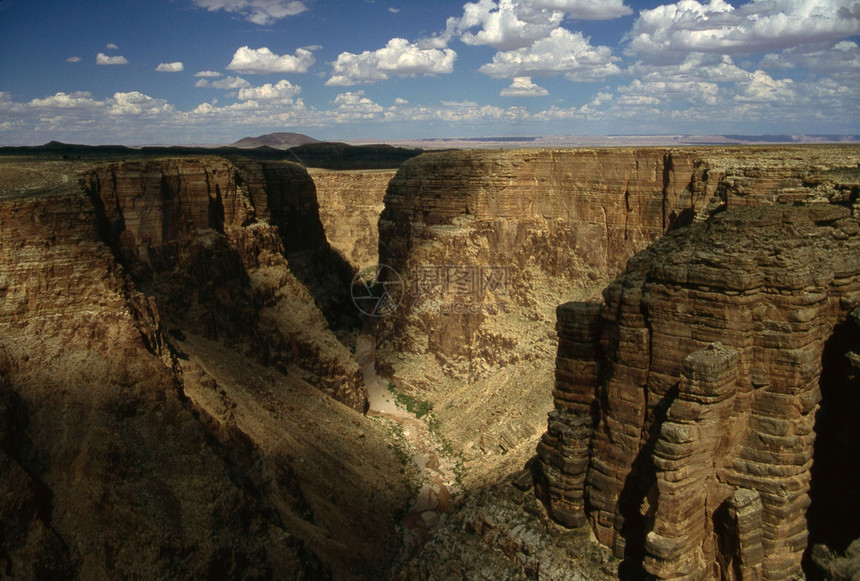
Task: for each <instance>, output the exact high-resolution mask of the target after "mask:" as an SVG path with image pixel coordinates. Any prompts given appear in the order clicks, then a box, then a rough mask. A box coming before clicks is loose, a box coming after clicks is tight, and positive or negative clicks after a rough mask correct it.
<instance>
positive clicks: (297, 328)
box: [84, 157, 367, 411]
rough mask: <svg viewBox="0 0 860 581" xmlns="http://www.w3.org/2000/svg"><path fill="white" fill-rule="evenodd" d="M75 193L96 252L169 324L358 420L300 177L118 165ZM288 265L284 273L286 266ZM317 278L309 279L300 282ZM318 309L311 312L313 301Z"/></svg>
mask: <svg viewBox="0 0 860 581" xmlns="http://www.w3.org/2000/svg"><path fill="white" fill-rule="evenodd" d="M84 187H85V189H86V191H87V192H88V193H89V195H90V198H91V199H92V201H93V204H94V205H95V208H96V211H97V215H98V225H99V228H100V232H101V235H102V237H103V239H104V241H105V242H106V243H107V244H108V245H109V246H110V247H111V248H112V249H113V250H114V252H115V254H116V256H117V257H118V259H119V260H120V262H121V263H122V264H123V265H124V266H125V267H126V268H127V269H128V270H129V272H130V273H131V274H132V276H133V277H134V278H135V280H136V281H137V282H138V284H139V285H140V286H141V288H142V289H145V290H146V292H148V293H149V294H150V295H151V296H152V297H153V298H154V300H155V301H156V303H158V306H159V309H160V312H161V313H162V314H163V315H164V316H165V317H166V319H167V322H166V324H167V325H168V326H170V325H173V326H176V327H179V328H182V329H184V330H186V331H190V332H193V333H196V334H199V335H202V336H205V337H208V338H211V339H218V340H221V341H223V342H226V343H228V344H230V345H232V346H234V347H237V348H240V349H241V350H243V351H244V352H246V353H248V354H249V355H252V356H254V357H255V358H256V359H258V360H259V361H261V362H263V363H265V364H271V365H274V366H276V367H278V368H280V369H282V370H286V369H287V368H288V367H291V366H292V367H296V368H298V369H300V370H302V372H303V376H304V377H305V379H306V380H308V381H310V382H311V383H314V384H316V385H318V386H319V387H320V388H321V389H322V390H323V391H325V392H326V393H328V394H330V395H332V396H333V397H335V398H336V399H338V400H340V401H342V402H344V403H346V404H348V405H350V406H352V407H354V408H355V409H357V410H360V411H363V410H364V409H365V407H366V405H367V395H366V393H365V390H364V386H363V380H362V379H361V374H360V371H359V369H358V366H357V365H356V364H355V363H354V362H353V361H352V358H351V355H350V353H349V351H348V350H346V349H345V348H344V347H343V346H342V345H340V344H339V343H338V342H337V341H336V340H335V339H334V337H333V336H332V335H331V334H330V333H329V332H328V323H327V321H326V319H325V317H324V315H323V313H322V312H321V311H320V308H319V307H322V308H325V304H324V301H325V300H327V299H328V298H329V295H328V294H327V293H326V292H325V291H324V290H320V289H321V288H322V287H323V286H324V284H328V285H329V286H334V287H336V288H338V289H340V292H341V294H343V292H344V291H343V290H342V289H344V288H346V283H345V282H342V281H339V280H335V281H334V282H331V281H330V280H329V278H330V276H334V277H336V276H337V275H338V272H339V269H340V270H342V267H341V266H340V265H339V264H336V263H335V262H334V261H333V260H332V259H331V256H330V254H331V249H330V247H329V245H328V242H327V240H326V237H325V232H324V230H323V226H322V223H321V222H320V219H319V207H318V203H317V200H316V190H315V186H314V183H313V181H312V180H311V178H310V176H308V174H307V172H306V171H305V170H304V168H302V167H301V166H298V165H296V164H292V163H286V162H254V161H249V160H238V159H237V160H234V162H232V163H231V162H230V161H228V160H225V159H222V158H214V157H213V158H203V159H196V158H195V159H166V160H142V161H133V162H119V163H114V164H108V165H104V166H101V167H98V168H95V169H93V170H92V171H90V172H89V173H88V174H87V175H86V177H85V178H84ZM288 261H289V264H288ZM313 268H317V269H319V271H320V274H319V275H317V274H314V273H309V272H308V271H309V270H311V269H313ZM315 295H318V296H319V298H320V302H321V303H323V304H320V305H319V307H318V306H316V305H315V299H316V298H317V296H315Z"/></svg>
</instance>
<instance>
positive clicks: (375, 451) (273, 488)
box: [0, 158, 408, 579]
mask: <svg viewBox="0 0 860 581" xmlns="http://www.w3.org/2000/svg"><path fill="white" fill-rule="evenodd" d="M16 163H18V162H16V161H14V160H13V161H10V162H7V164H6V165H5V166H4V167H3V168H2V169H3V171H2V173H3V176H4V177H5V176H11V178H10V179H9V180H4V181H3V182H2V185H3V189H2V192H0V515H2V519H0V521H2V527H0V577H3V578H7V577H8V578H16V579H17V578H59V577H77V576H80V577H86V578H90V577H100V578H107V577H140V578H144V577H145V578H176V577H195V578H198V577H200V578H207V577H222V576H228V577H236V578H272V577H274V578H327V577H329V576H331V575H334V576H338V577H342V576H344V575H348V574H352V573H351V572H356V571H363V572H366V573H367V574H368V575H371V576H373V575H377V574H381V572H382V571H384V570H385V569H386V567H387V565H388V563H389V562H390V560H391V559H392V558H393V556H394V555H395V554H396V552H397V546H396V538H395V530H394V519H395V515H396V511H397V510H399V509H400V508H401V507H402V506H404V504H405V503H406V501H407V499H408V490H407V489H406V485H405V482H403V481H402V477H401V476H400V473H399V466H400V461H399V460H398V456H397V455H396V453H395V452H394V450H392V449H391V448H390V447H389V445H388V438H389V437H390V436H389V434H388V433H387V431H386V430H385V429H381V426H379V425H378V424H377V423H376V422H373V421H372V420H370V419H368V418H365V417H364V416H363V415H361V414H360V413H357V412H356V411H355V410H356V409H358V410H363V409H364V407H365V405H366V404H365V402H366V395H365V394H364V388H363V383H362V382H361V377H360V375H359V373H358V371H359V370H358V367H357V365H356V364H355V363H354V362H353V361H352V359H351V356H350V353H349V351H348V350H347V349H346V348H345V347H344V346H342V345H341V344H340V343H339V342H338V341H337V340H336V339H335V338H334V336H333V334H332V333H331V331H330V330H329V328H328V326H327V323H326V320H325V317H324V316H323V315H322V313H321V312H320V310H319V308H318V307H317V306H316V301H315V298H316V297H315V296H314V295H313V289H311V288H310V287H309V286H307V285H306V284H305V283H304V282H302V281H301V280H300V279H299V277H298V276H296V275H295V274H293V271H292V270H291V267H292V263H293V259H295V261H297V262H300V261H301V260H302V258H303V257H305V256H307V255H313V254H314V253H317V254H318V253H320V252H325V250H326V249H325V244H326V243H325V238H324V236H323V235H322V232H323V231H322V226H321V224H320V222H319V219H318V217H317V218H316V220H315V221H314V218H315V217H316V200H315V198H314V196H313V193H314V188H313V182H312V181H311V180H310V178H309V177H308V176H307V173H306V172H304V170H302V169H301V168H300V167H298V166H294V165H292V164H280V163H273V164H270V165H269V164H263V165H256V166H255V165H252V164H251V165H244V166H241V163H240V162H237V163H233V162H230V161H227V160H224V159H220V158H206V159H161V160H141V161H134V162H125V163H115V164H107V165H97V166H91V165H87V164H78V163H75V164H63V163H54V162H46V163H44V164H42V165H40V166H39V167H35V166H34V165H33V164H32V163H30V162H23V163H22V164H21V165H15V164H16ZM12 166H14V167H12ZM240 166H241V167H240ZM6 170H8V171H6ZM34 170H35V171H34ZM31 175H36V176H38V183H37V184H36V185H35V186H34V185H33V183H32V178H30V177H29V176H31ZM308 382H310V383H308ZM311 384H313V385H311ZM320 390H323V391H324V392H326V393H329V394H330V395H332V397H333V398H335V399H337V400H339V401H341V402H343V403H344V404H346V405H342V404H341V403H338V402H337V401H335V400H333V399H329V398H325V397H323V396H322V394H321V393H320ZM371 505H372V506H373V507H374V509H373V510H368V507H369V506H371Z"/></svg>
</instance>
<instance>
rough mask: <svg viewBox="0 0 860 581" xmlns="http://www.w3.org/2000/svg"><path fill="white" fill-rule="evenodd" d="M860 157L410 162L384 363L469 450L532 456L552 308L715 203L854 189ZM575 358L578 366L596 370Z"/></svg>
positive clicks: (703, 151) (548, 367)
mask: <svg viewBox="0 0 860 581" xmlns="http://www.w3.org/2000/svg"><path fill="white" fill-rule="evenodd" d="M858 162H860V149H858V148H857V147H856V146H845V147H842V146H824V147H749V148H745V147H740V148H722V147H714V148H677V149H674V148H673V149H667V148H642V149H634V148H619V149H598V150H529V151H513V150H507V151H454V152H436V153H428V154H424V155H422V156H420V157H417V158H415V159H412V160H409V161H408V162H406V163H405V164H404V165H403V166H401V168H400V169H399V170H398V172H397V175H396V176H395V177H394V179H393V180H392V181H391V183H390V184H389V188H388V192H387V194H386V198H385V206H386V207H385V210H384V212H383V214H382V216H381V218H380V222H379V232H380V262H382V263H384V264H387V265H390V266H392V267H393V269H394V270H396V271H397V272H399V275H400V277H401V278H400V280H401V281H402V287H401V290H402V293H400V294H396V293H395V294H393V296H394V299H395V300H399V301H400V302H399V308H398V309H397V310H396V311H394V312H393V313H390V314H385V316H382V317H379V325H378V336H379V349H378V354H379V359H380V363H381V365H380V368H381V369H382V370H383V372H384V373H385V374H386V375H388V376H390V377H391V378H392V382H393V383H394V384H395V386H397V387H398V388H401V389H403V390H405V391H411V392H414V393H416V394H418V395H419V396H420V397H422V398H427V399H430V400H431V401H432V402H433V403H434V406H435V407H434V411H435V413H436V414H437V415H438V417H439V418H440V419H441V421H442V422H443V424H445V425H449V426H451V428H450V430H451V432H450V434H452V437H453V438H454V439H455V440H457V441H460V442H463V446H462V449H463V450H464V454H465V455H466V457H467V458H469V459H472V460H470V461H473V462H474V463H476V464H478V463H480V465H481V466H482V467H484V468H485V467H486V466H487V465H488V463H489V462H491V461H493V460H494V458H493V457H494V456H495V455H500V456H501V457H506V458H512V457H514V456H516V455H517V454H518V453H519V452H518V451H519V450H525V449H528V453H531V451H532V450H533V448H532V444H531V442H534V441H536V439H537V438H539V437H540V434H542V433H543V432H544V431H545V430H546V423H545V413H546V412H547V411H549V410H550V409H551V405H550V404H551V402H550V393H551V391H552V389H553V380H552V373H553V371H552V369H553V367H554V362H553V360H554V358H555V355H556V352H557V348H558V345H557V332H556V329H555V325H556V317H555V309H556V306H557V305H559V304H561V303H566V302H569V301H584V300H597V299H598V298H599V297H600V293H601V290H602V289H603V288H604V286H605V285H606V284H608V283H609V282H610V281H611V279H612V278H613V277H614V276H616V275H617V274H618V272H620V271H621V270H622V269H623V268H624V265H625V264H626V262H627V260H628V259H629V258H630V257H631V256H633V254H635V253H636V252H638V251H640V250H642V249H644V248H645V247H647V246H648V245H649V244H650V243H652V242H653V241H654V240H656V239H658V238H659V237H660V236H662V235H663V234H664V233H665V232H666V231H668V230H672V229H677V228H680V227H682V226H683V225H686V224H690V223H694V222H697V221H702V220H705V219H707V217H708V216H711V215H713V214H715V213H719V212H722V211H726V210H731V209H734V208H740V207H745V206H748V205H751V204H753V203H760V204H772V203H779V202H784V203H795V202H796V203H801V202H803V201H810V202H811V201H834V202H845V201H848V200H850V198H851V196H852V195H853V194H852V191H855V190H856V187H857V183H856V182H857V178H856V176H855V175H854V174H852V173H851V172H852V171H855V169H854V168H856V166H857V164H858ZM852 184H853V185H852ZM852 188H855V190H852ZM393 282H395V284H394V285H391V287H385V288H386V289H388V288H392V287H396V286H397V285H396V281H393ZM686 355H687V354H685V356H686ZM639 356H640V357H645V356H646V355H641V354H640V355H639ZM565 357H567V358H568V360H569V364H570V365H571V366H574V367H575V368H576V371H573V369H574V367H572V368H571V369H572V371H571V374H574V373H575V374H580V376H581V381H591V380H592V379H589V377H591V375H582V374H583V373H585V371H583V370H582V369H579V368H580V367H583V365H580V364H579V363H576V359H575V357H571V356H565ZM593 372H594V371H593V369H591V367H589V368H588V374H593ZM567 405H572V404H571V403H568V404H567ZM587 407H588V406H587V405H586V406H585V408H586V409H584V410H583V411H582V413H583V414H584V416H583V419H582V420H579V419H577V420H576V422H574V424H575V425H571V426H567V427H565V426H566V424H565V422H566V421H567V420H564V421H560V423H556V422H555V421H553V422H552V425H551V426H550V427H549V429H550V432H551V433H554V434H556V436H558V435H559V434H560V432H559V431H557V430H571V431H572V432H573V433H576V432H577V431H578V430H580V429H582V428H583V425H584V424H583V422H586V421H587V411H586V410H587ZM487 410H490V413H487ZM571 438H572V439H569V441H570V442H573V440H574V439H575V437H574V436H571ZM526 442H529V444H528V445H527V446H526V445H524V444H525V443H526ZM565 445H568V444H565ZM578 445H579V444H575V443H572V444H570V446H578ZM512 451H514V452H515V453H514V454H512V453H511V452H512ZM522 461H524V459H523V460H522ZM501 462H502V461H501V460H500V463H501ZM561 462H562V461H561V460H559V463H561ZM467 465H468V463H467ZM500 465H501V464H500ZM510 468H513V466H511V467H510ZM472 472H473V471H470V474H471V473H472ZM581 477H582V475H579V476H578V478H581ZM564 486H565V487H568V489H569V487H570V486H573V484H572V483H570V482H569V483H567V484H564ZM572 502H573V503H575V502H578V501H576V500H574V501H572ZM578 518H581V517H578Z"/></svg>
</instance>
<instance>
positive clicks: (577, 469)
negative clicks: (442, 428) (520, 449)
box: [536, 303, 602, 527]
mask: <svg viewBox="0 0 860 581" xmlns="http://www.w3.org/2000/svg"><path fill="white" fill-rule="evenodd" d="M556 317H557V323H556V328H557V330H558V356H557V357H556V367H555V390H553V399H554V401H555V409H554V410H553V411H551V412H550V413H549V422H548V426H547V431H546V433H545V434H544V436H543V439H542V440H541V442H540V443H539V444H538V449H537V450H538V458H539V463H538V469H539V471H540V473H541V475H542V478H539V479H538V486H537V487H536V491H537V493H538V494H539V495H540V496H542V499H543V500H544V502H545V503H546V504H547V506H548V508H549V510H550V513H551V514H552V516H553V518H555V519H556V520H557V521H558V522H560V523H562V524H564V525H565V526H569V527H580V526H583V525H585V524H586V522H587V521H586V516H585V505H584V490H585V475H586V472H587V470H588V449H589V442H590V440H591V434H592V431H593V429H594V422H593V419H592V417H593V415H592V405H593V404H594V400H595V397H596V389H597V386H598V385H599V383H600V366H601V359H602V357H601V355H600V353H601V350H600V343H599V341H600V304H598V303H566V304H563V305H560V306H559V307H558V309H556Z"/></svg>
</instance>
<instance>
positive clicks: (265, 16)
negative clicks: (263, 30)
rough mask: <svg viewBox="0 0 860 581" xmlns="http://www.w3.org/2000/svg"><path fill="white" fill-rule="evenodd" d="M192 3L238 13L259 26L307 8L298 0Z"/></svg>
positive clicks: (228, 0)
mask: <svg viewBox="0 0 860 581" xmlns="http://www.w3.org/2000/svg"><path fill="white" fill-rule="evenodd" d="M194 4H196V5H197V6H199V7H200V8H205V9H207V10H209V11H210V12H216V11H218V10H224V11H225V12H232V13H234V14H239V15H241V16H242V17H243V18H244V19H245V20H248V21H249V22H253V23H254V24H259V25H261V26H263V25H268V24H272V23H274V22H276V21H278V20H281V19H282V18H286V17H288V16H295V15H296V14H301V13H302V12H304V11H306V10H307V9H308V7H307V6H306V5H305V3H304V2H300V1H299V0H194Z"/></svg>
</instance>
